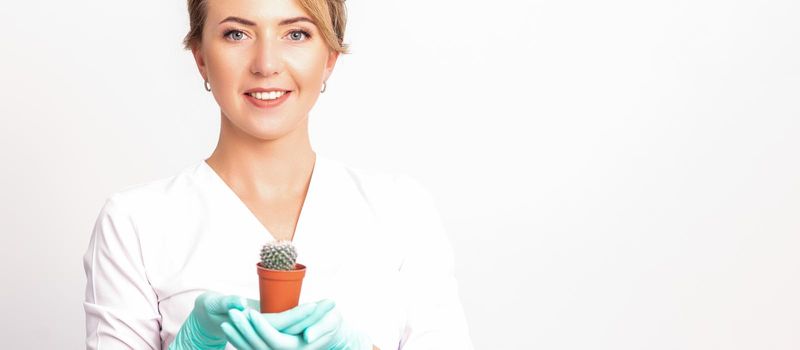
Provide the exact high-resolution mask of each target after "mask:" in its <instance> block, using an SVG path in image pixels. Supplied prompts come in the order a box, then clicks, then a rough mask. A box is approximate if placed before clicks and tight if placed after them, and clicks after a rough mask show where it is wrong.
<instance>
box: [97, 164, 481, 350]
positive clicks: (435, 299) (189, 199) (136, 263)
mask: <svg viewBox="0 0 800 350" xmlns="http://www.w3.org/2000/svg"><path fill="white" fill-rule="evenodd" d="M272 239H273V238H272V236H271V235H270V233H269V231H267V229H266V228H265V227H264V226H263V225H262V224H261V222H260V221H259V220H258V219H257V218H256V216H255V215H253V213H252V212H251V211H250V209H249V208H248V207H247V206H246V205H245V204H244V203H243V202H242V201H241V200H240V198H239V197H238V196H237V195H236V194H235V193H234V192H233V191H232V190H231V188H230V187H228V185H227V184H226V183H225V182H224V181H223V180H222V178H220V177H219V176H218V174H217V173H216V172H215V171H214V170H213V169H212V168H211V167H209V166H208V164H207V163H206V162H205V161H204V160H203V161H200V162H198V163H196V164H193V165H191V166H188V167H186V168H184V169H183V170H181V171H180V172H179V173H178V174H176V175H174V176H171V177H168V178H163V179H159V180H155V181H150V182H147V183H143V184H137V185H134V186H128V187H126V188H123V189H122V190H120V191H118V192H116V193H113V194H112V195H110V196H109V197H108V199H107V200H106V202H105V204H104V205H103V207H102V209H101V210H100V213H99V215H98V218H97V221H96V223H95V226H94V229H93V232H92V237H91V240H90V242H89V246H88V249H87V251H86V253H85V255H84V257H83V264H84V268H85V270H86V277H87V284H86V299H85V302H84V304H83V305H84V309H85V311H86V342H87V348H88V349H103V350H110V349H128V348H133V349H162V348H163V349H166V348H167V346H168V345H169V344H170V343H172V341H173V340H174V339H175V335H176V333H177V332H178V330H179V329H180V327H181V325H182V324H183V322H184V321H185V320H186V317H188V315H189V312H191V310H192V308H193V307H194V299H195V298H196V297H197V296H198V295H200V294H201V293H203V292H204V291H208V290H213V291H216V292H219V293H222V294H235V295H240V296H244V297H247V298H251V299H259V290H258V275H257V273H256V263H257V262H258V261H259V258H260V255H259V254H260V252H261V247H262V246H263V245H264V243H266V242H267V241H269V240H272ZM294 243H295V246H296V247H297V252H298V258H297V261H298V262H299V263H301V264H304V265H306V267H307V271H306V276H305V279H304V280H303V287H302V292H301V294H300V303H301V304H302V303H305V302H312V301H317V300H319V299H323V298H330V299H332V300H333V301H335V302H336V306H337V308H338V310H339V311H340V313H341V315H342V319H343V320H344V321H345V322H347V323H348V324H350V325H352V326H353V327H354V328H356V329H358V330H361V331H363V332H365V333H366V334H368V335H369V337H370V338H371V339H372V341H373V343H374V344H375V345H376V346H377V347H379V348H380V349H381V350H388V349H405V350H416V349H472V343H471V340H470V336H469V333H468V328H467V324H466V319H465V316H464V312H463V308H462V305H461V302H460V300H459V294H458V287H457V284H456V279H455V275H454V270H453V265H454V260H453V259H454V256H453V252H452V248H451V246H450V243H449V241H448V239H447V236H446V234H445V230H444V226H443V224H442V222H441V219H440V217H439V214H438V211H437V209H436V207H435V203H434V200H433V197H432V196H431V195H430V193H429V192H427V190H425V189H424V188H423V187H422V186H421V185H420V184H419V183H418V182H417V181H416V180H414V179H413V178H412V177H410V176H408V175H405V174H402V173H397V174H390V173H387V172H381V171H377V170H371V169H361V168H353V167H350V166H347V165H345V164H343V163H342V162H340V161H337V160H333V159H331V158H326V157H325V156H322V155H320V154H319V153H317V157H316V163H315V166H314V170H313V172H312V176H311V180H310V184H309V188H308V192H307V195H306V199H305V202H304V204H303V207H302V210H301V212H300V217H299V219H298V222H297V225H296V229H295V234H294ZM226 349H233V346H232V345H231V344H228V347H227V348H226Z"/></svg>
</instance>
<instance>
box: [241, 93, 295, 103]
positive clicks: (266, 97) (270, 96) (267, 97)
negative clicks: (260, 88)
mask: <svg viewBox="0 0 800 350" xmlns="http://www.w3.org/2000/svg"><path fill="white" fill-rule="evenodd" d="M290 92H291V91H270V92H247V93H245V95H248V96H250V97H252V98H255V99H257V100H260V101H274V100H277V99H279V98H281V96H283V95H285V94H288V93H290Z"/></svg>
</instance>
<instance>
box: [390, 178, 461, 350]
mask: <svg viewBox="0 0 800 350" xmlns="http://www.w3.org/2000/svg"><path fill="white" fill-rule="evenodd" d="M399 181H400V183H401V185H400V188H404V189H407V190H406V193H407V194H408V195H409V196H410V197H406V198H407V202H408V204H406V208H407V209H406V210H404V213H403V215H404V219H403V221H404V224H403V225H404V228H405V232H409V234H410V237H409V238H408V242H409V243H407V244H406V247H407V248H406V254H405V258H404V260H403V263H402V266H401V267H400V275H401V282H402V285H403V290H404V295H405V296H406V310H407V314H406V325H405V329H404V332H403V335H402V338H401V341H400V349H403V350H418V349H467V350H471V349H473V346H472V341H471V339H470V336H469V329H468V326H467V322H466V316H465V314H464V310H463V307H462V305H461V301H460V298H459V293H458V283H457V281H456V278H455V271H454V260H455V259H454V253H453V250H452V247H451V245H450V242H449V240H448V238H447V234H446V232H445V227H444V224H443V222H442V220H441V218H440V216H439V213H438V210H437V209H436V204H435V202H434V199H433V196H431V194H430V193H429V192H428V191H427V190H425V189H424V188H423V187H422V186H421V185H420V184H419V183H418V182H416V181H415V180H413V179H412V178H410V177H408V176H404V177H401V178H399Z"/></svg>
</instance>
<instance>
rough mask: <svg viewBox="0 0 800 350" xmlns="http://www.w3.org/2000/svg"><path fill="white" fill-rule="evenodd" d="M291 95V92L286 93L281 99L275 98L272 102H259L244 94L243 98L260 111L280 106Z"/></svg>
mask: <svg viewBox="0 0 800 350" xmlns="http://www.w3.org/2000/svg"><path fill="white" fill-rule="evenodd" d="M273 91H286V90H273ZM291 94H292V92H291V91H286V92H285V93H284V94H283V95H282V96H281V97H278V98H276V99H274V100H259V99H257V98H255V97H253V96H251V94H250V93H245V94H244V98H245V99H246V100H247V101H248V102H250V104H252V105H253V106H255V107H257V108H260V109H272V108H275V107H277V106H280V105H281V104H282V103H283V102H284V101H286V99H288V98H289V96H290V95H291Z"/></svg>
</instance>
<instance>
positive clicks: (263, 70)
mask: <svg viewBox="0 0 800 350" xmlns="http://www.w3.org/2000/svg"><path fill="white" fill-rule="evenodd" d="M254 50H255V52H254V53H253V60H252V63H251V65H250V72H251V73H253V74H257V75H263V76H270V75H273V74H278V73H279V72H280V71H281V70H283V56H282V55H281V52H280V50H281V48H280V43H279V42H276V41H273V40H272V39H270V38H269V37H267V38H262V39H259V40H257V42H256V44H255V45H254Z"/></svg>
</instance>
